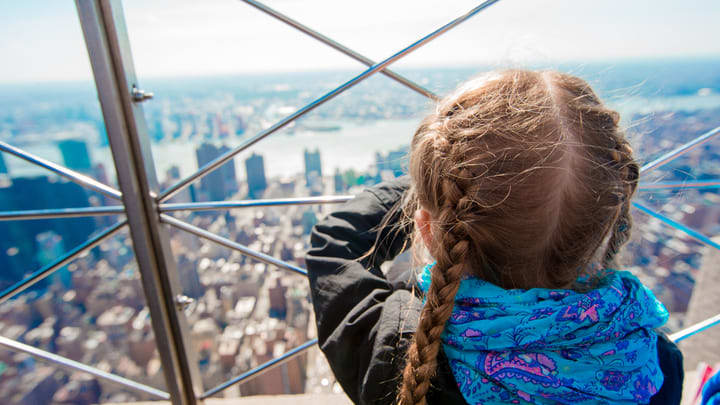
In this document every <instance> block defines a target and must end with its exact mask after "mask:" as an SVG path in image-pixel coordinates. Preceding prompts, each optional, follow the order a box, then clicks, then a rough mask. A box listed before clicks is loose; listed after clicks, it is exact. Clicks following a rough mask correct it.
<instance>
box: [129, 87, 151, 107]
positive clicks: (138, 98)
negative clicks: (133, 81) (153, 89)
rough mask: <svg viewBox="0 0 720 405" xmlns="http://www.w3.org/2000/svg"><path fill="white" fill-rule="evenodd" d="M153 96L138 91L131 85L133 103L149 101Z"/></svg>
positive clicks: (140, 90) (143, 91) (141, 90)
mask: <svg viewBox="0 0 720 405" xmlns="http://www.w3.org/2000/svg"><path fill="white" fill-rule="evenodd" d="M153 96H154V94H153V93H150V92H145V90H143V89H138V88H137V87H135V85H133V88H132V98H133V101H135V102H137V103H142V102H143V101H145V100H150V99H151V98H153Z"/></svg>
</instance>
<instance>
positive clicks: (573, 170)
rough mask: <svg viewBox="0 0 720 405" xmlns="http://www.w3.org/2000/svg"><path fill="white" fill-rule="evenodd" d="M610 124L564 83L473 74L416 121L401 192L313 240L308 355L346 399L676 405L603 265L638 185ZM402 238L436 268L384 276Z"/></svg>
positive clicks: (620, 238)
mask: <svg viewBox="0 0 720 405" xmlns="http://www.w3.org/2000/svg"><path fill="white" fill-rule="evenodd" d="M618 121H619V117H618V114H617V113H616V112H614V111H612V110H609V109H607V108H606V107H605V106H604V105H603V104H602V103H601V101H600V100H599V99H598V97H597V96H596V95H595V93H594V92H593V91H592V89H591V88H590V87H589V85H588V84H587V83H585V82H584V81H582V80H581V79H578V78H576V77H573V76H570V75H566V74H562V73H557V72H531V71H515V70H513V71H505V72H500V73H493V74H489V75H486V76H484V77H482V78H480V79H476V80H473V81H471V82H468V83H467V84H465V85H464V86H462V87H461V88H460V89H459V90H458V91H456V92H455V93H454V94H452V95H450V96H449V97H447V98H445V99H444V100H443V101H441V102H440V103H439V104H438V106H437V108H436V111H435V113H433V114H431V115H430V116H429V117H427V118H426V119H425V120H424V121H423V122H422V124H421V125H420V127H419V128H418V130H417V131H416V133H415V136H414V137H413V139H412V143H411V150H410V176H409V179H400V180H398V181H395V182H392V183H386V184H382V185H379V186H376V187H374V188H371V189H369V190H366V191H364V192H363V193H361V194H360V195H358V196H357V197H356V198H355V199H354V200H352V201H350V202H349V203H347V204H345V205H344V206H343V207H342V208H340V209H339V210H337V211H335V212H334V213H332V214H331V215H330V216H329V217H328V218H327V219H325V220H324V221H322V222H320V223H319V224H318V225H317V226H316V227H315V229H314V231H313V234H312V241H311V242H312V248H311V249H310V251H309V252H308V254H307V257H306V262H307V268H308V273H309V279H310V285H311V288H312V301H313V305H314V308H315V314H316V318H317V327H318V338H319V343H320V348H321V349H322V351H323V352H324V353H325V355H326V356H327V358H328V361H329V363H330V366H331V367H332V369H333V372H334V373H335V376H336V378H337V380H338V382H339V383H340V384H341V385H342V387H343V389H344V390H345V392H346V393H347V394H348V395H349V396H350V398H351V399H352V400H353V401H354V402H355V403H360V404H364V403H368V404H370V403H372V404H377V403H381V404H395V403H400V404H401V405H412V404H425V403H432V404H463V403H466V402H467V403H470V404H497V403H523V404H524V403H543V404H544V403H568V404H569V403H572V404H591V403H612V404H616V403H618V404H619V403H657V404H672V403H678V402H679V400H680V391H681V386H682V356H681V354H680V352H679V351H678V350H677V348H676V347H675V345H674V344H673V343H671V342H669V341H668V340H667V339H666V338H665V337H664V336H662V335H659V334H657V333H656V332H655V331H654V329H655V328H658V327H660V326H661V325H663V324H664V323H665V321H666V320H667V316H668V314H667V312H666V310H665V308H664V307H663V306H662V304H660V303H659V302H658V301H657V300H656V299H655V297H654V296H653V294H652V293H651V292H650V291H649V290H648V289H647V288H645V287H644V286H643V285H642V284H641V283H640V282H639V281H638V280H637V279H636V278H635V277H633V276H632V275H630V274H629V273H627V272H622V271H616V270H613V268H614V267H615V256H616V254H617V252H618V250H619V249H620V247H621V246H622V245H623V244H624V243H625V242H626V241H627V239H628V237H629V234H630V227H631V218H630V199H631V198H632V196H633V194H634V192H635V188H636V186H637V181H638V164H637V163H636V162H635V160H634V158H633V154H632V149H631V148H630V146H629V144H628V142H627V140H626V139H625V138H624V136H623V134H622V132H621V131H620V129H619V128H618ZM401 205H402V208H403V209H402V210H400V209H398V207H400V206H401ZM403 213H404V214H403ZM404 217H405V218H408V217H409V218H412V220H411V221H403V218H404ZM411 234H412V235H413V237H412V238H411V239H412V245H413V246H414V247H415V248H418V247H425V248H427V252H428V253H429V254H430V255H431V256H432V257H433V258H434V262H433V263H432V264H429V265H427V266H426V267H425V268H424V269H423V270H422V271H421V272H420V273H419V274H415V273H413V274H401V275H395V276H390V275H388V276H386V275H384V274H383V272H382V271H381V270H380V267H379V266H380V265H381V264H382V263H383V262H385V261H387V260H392V259H393V258H394V257H395V256H396V255H397V254H399V253H400V252H401V251H402V250H403V249H404V248H405V246H406V245H407V244H406V243H405V242H406V240H407V239H408V237H409V235H411ZM369 251H371V252H372V253H371V254H367V253H368V252H369Z"/></svg>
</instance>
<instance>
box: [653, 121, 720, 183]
mask: <svg viewBox="0 0 720 405" xmlns="http://www.w3.org/2000/svg"><path fill="white" fill-rule="evenodd" d="M717 135H720V127H717V128H715V129H711V130H710V131H708V132H705V133H704V134H702V135H700V136H698V137H697V138H695V139H693V140H692V141H690V142H687V143H685V144H683V145H681V146H678V147H677V148H675V149H673V150H671V151H670V152H667V153H665V154H664V155H662V156H660V157H659V158H657V159H655V160H653V161H651V162H648V163H646V164H644V165H643V166H642V167H641V168H640V173H645V172H649V171H650V170H653V169H657V168H658V167H660V166H663V165H665V164H667V163H669V162H671V161H673V160H674V159H676V158H678V157H680V156H682V155H684V154H686V153H687V152H690V151H691V150H693V149H695V148H697V147H698V146H700V145H702V144H704V143H705V142H707V141H709V140H711V139H712V138H714V137H715V136H717Z"/></svg>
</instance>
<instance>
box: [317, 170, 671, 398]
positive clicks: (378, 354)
mask: <svg viewBox="0 0 720 405" xmlns="http://www.w3.org/2000/svg"><path fill="white" fill-rule="evenodd" d="M407 187H408V182H407V179H399V180H395V181H393V182H388V183H383V184H380V185H378V186H375V187H372V188H370V189H367V190H365V191H363V192H362V193H360V194H359V195H358V196H357V197H356V198H355V199H353V200H351V201H349V202H347V203H346V204H344V205H343V206H342V207H340V208H339V209H337V210H336V211H334V212H333V213H332V214H330V215H329V216H328V217H327V218H326V219H325V220H323V221H321V222H320V223H318V224H317V225H316V226H315V228H314V229H313V232H312V237H311V244H312V247H311V249H310V250H309V251H308V253H307V256H306V262H307V270H308V276H309V280H310V287H311V291H312V302H313V306H314V308H315V316H316V319H317V328H318V338H319V345H320V349H321V350H322V351H323V353H325V356H326V357H327V359H328V362H329V363H330V367H331V368H332V370H333V372H334V373H335V377H336V378H337V381H338V382H339V383H340V385H341V386H342V387H343V389H344V390H345V392H346V393H347V395H348V396H349V397H350V399H352V401H353V402H354V403H356V404H388V405H390V404H393V403H395V401H396V399H395V398H396V393H397V388H398V385H399V382H400V380H401V378H400V376H401V374H402V370H403V368H404V365H405V353H406V351H407V347H408V345H409V343H410V340H411V338H412V335H413V333H414V331H415V329H416V326H417V323H418V319H419V316H420V311H421V309H422V302H421V301H420V298H418V297H417V296H415V295H414V294H413V293H412V292H411V287H412V284H413V283H414V280H412V279H411V275H410V273H409V272H408V273H406V274H403V275H399V276H398V277H393V279H388V278H386V277H385V276H384V275H383V273H382V271H381V270H380V265H381V264H382V263H383V262H385V261H387V260H392V259H393V258H395V256H397V255H398V254H399V253H401V250H402V248H403V246H404V243H403V242H404V241H405V240H406V239H407V233H408V229H398V228H394V229H393V227H385V228H384V229H383V230H381V231H380V232H381V234H380V235H378V233H377V229H376V228H377V227H378V225H379V224H380V222H381V221H382V219H383V216H384V215H385V214H386V213H387V212H388V210H390V209H391V208H392V207H393V206H394V205H396V204H398V203H399V201H400V200H401V199H402V195H403V193H404V191H405V190H406V189H407ZM378 236H379V238H378ZM376 239H377V240H380V241H381V242H380V243H379V245H378V246H377V251H376V252H375V253H374V254H373V255H371V256H369V257H366V258H363V259H361V260H357V259H358V258H359V257H362V256H363V255H365V254H366V253H367V252H368V251H369V250H370V249H371V248H372V246H373V245H374V244H375V241H376ZM658 353H659V358H660V367H661V369H662V371H663V373H664V375H665V382H664V383H663V386H662V388H661V389H660V392H658V393H657V394H656V395H655V396H653V398H652V401H651V404H678V403H680V394H681V391H682V380H683V368H682V354H681V353H680V351H679V350H678V348H677V347H676V346H675V344H673V343H672V342H670V341H669V340H667V338H666V337H664V336H661V337H660V339H659V340H658ZM438 363H439V364H438V370H437V375H436V376H435V377H434V378H433V379H432V387H431V389H430V392H429V393H428V397H427V399H428V403H430V404H465V400H464V398H463V396H462V394H461V393H460V391H459V389H458V386H457V383H456V382H455V378H454V377H453V374H452V371H451V370H450V366H449V364H448V361H447V358H446V357H445V355H444V353H443V352H442V351H441V352H440V356H439V359H438Z"/></svg>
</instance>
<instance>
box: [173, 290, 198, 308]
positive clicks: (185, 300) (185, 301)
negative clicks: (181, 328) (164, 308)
mask: <svg viewBox="0 0 720 405" xmlns="http://www.w3.org/2000/svg"><path fill="white" fill-rule="evenodd" d="M193 302H195V300H194V299H192V298H190V297H188V296H187V295H182V294H178V295H177V296H176V297H175V306H176V307H177V309H178V310H179V311H183V310H185V309H186V308H187V307H189V306H190V304H192V303H193Z"/></svg>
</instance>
